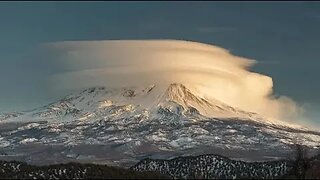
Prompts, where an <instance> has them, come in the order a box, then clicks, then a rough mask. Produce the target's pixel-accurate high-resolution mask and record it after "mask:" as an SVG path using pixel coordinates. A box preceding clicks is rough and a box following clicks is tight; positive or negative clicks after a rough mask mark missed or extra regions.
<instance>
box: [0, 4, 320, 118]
mask: <svg viewBox="0 0 320 180" xmlns="http://www.w3.org/2000/svg"><path fill="white" fill-rule="evenodd" d="M0 25H1V28H0V39H1V41H0V84H1V90H0V92H1V93H0V99H1V101H0V112H3V111H15V110H22V109H30V108H33V107H37V106H40V105H43V104H46V103H47V102H50V101H52V100H55V99H57V97H56V96H52V95H50V94H48V93H47V92H46V91H45V90H44V88H43V86H44V84H45V81H46V78H47V77H48V76H49V75H50V74H53V73H56V72H57V71H59V69H55V68H54V67H52V66H50V63H47V62H46V61H45V59H41V60H39V59H33V58H30V56H28V52H30V51H32V50H34V49H36V48H37V47H38V46H40V45H41V44H42V43H46V42H55V41H65V40H107V39H183V40H192V41H198V42H203V43H208V44H214V45H218V46H221V47H223V48H225V49H228V50H230V51H231V52H232V53H233V54H236V55H239V56H243V57H247V58H251V59H256V60H257V61H258V62H259V63H258V64H257V65H256V66H255V67H254V68H252V71H256V72H259V73H262V74H266V75H268V76H271V77H272V78H273V81H274V90H275V94H279V95H286V96H289V97H291V98H293V99H294V100H295V101H297V102H298V103H300V104H302V105H304V106H306V107H308V113H309V116H310V117H312V118H313V119H314V121H318V122H319V123H320V120H318V117H320V114H319V111H320V96H319V92H320V84H319V80H318V78H319V77H320V71H319V67H320V59H319V58H320V51H319V47H320V36H319V32H320V3H319V2H0Z"/></svg>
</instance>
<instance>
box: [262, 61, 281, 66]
mask: <svg viewBox="0 0 320 180" xmlns="http://www.w3.org/2000/svg"><path fill="white" fill-rule="evenodd" d="M280 63H281V62H280V61H257V64H271V65H272V64H280Z"/></svg>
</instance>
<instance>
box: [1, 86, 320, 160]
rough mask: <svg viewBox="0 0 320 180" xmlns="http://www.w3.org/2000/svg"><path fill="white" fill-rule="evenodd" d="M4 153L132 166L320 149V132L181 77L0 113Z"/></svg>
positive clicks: (85, 93)
mask: <svg viewBox="0 0 320 180" xmlns="http://www.w3.org/2000/svg"><path fill="white" fill-rule="evenodd" d="M0 123H1V124H0V129H1V131H0V147H1V150H0V159H4V160H21V161H27V162H29V163H35V164H37V163H60V162H65V161H71V160H76V161H81V162H96V163H109V164H110V165H114V164H115V165H125V166H129V165H132V164H134V163H136V162H138V161H139V160H140V159H143V158H170V157H175V156H180V155H199V154H204V153H218V154H221V155H225V156H228V157H231V158H240V159H245V160H269V159H274V158H283V157H285V156H287V155H288V153H290V151H291V149H290V146H291V145H292V144H293V143H301V144H303V145H306V146H308V147H310V148H319V144H320V133H319V132H314V131H310V130H308V129H306V128H302V127H299V126H294V125H289V124H286V123H282V122H278V121H269V120H268V119H266V118H264V117H261V116H259V115H258V114H255V113H252V112H245V111H242V110H240V109H238V108H234V107H231V106H228V105H227V104H224V103H223V102H220V101H219V100H214V99H210V100H208V99H205V98H203V97H200V96H198V95H196V94H195V93H193V92H192V91H191V90H189V89H188V88H187V87H185V86H184V85H182V84H178V83H174V84H170V85H169V86H166V87H163V86H157V85H150V86H143V87H127V88H119V89H108V88H105V87H95V88H90V89H86V90H84V91H82V92H79V93H75V94H72V95H70V96H67V97H65V98H63V99H61V100H59V101H57V102H54V103H52V104H49V105H47V106H44V107H41V108H37V109H34V110H31V111H25V112H18V113H9V114H1V115H0Z"/></svg>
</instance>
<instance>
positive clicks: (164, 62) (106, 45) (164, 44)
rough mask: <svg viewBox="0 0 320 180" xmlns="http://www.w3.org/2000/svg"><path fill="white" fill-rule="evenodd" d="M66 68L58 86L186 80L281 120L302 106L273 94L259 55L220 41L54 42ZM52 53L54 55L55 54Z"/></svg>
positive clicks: (56, 78)
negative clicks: (258, 68)
mask: <svg viewBox="0 0 320 180" xmlns="http://www.w3.org/2000/svg"><path fill="white" fill-rule="evenodd" d="M46 48H47V49H50V50H52V52H54V53H53V54H55V58H54V59H55V60H54V61H55V63H57V64H59V66H61V67H63V69H64V73H59V74H56V75H54V76H52V77H51V79H50V84H51V85H52V87H51V88H52V89H56V90H57V89H80V88H87V87H92V86H107V87H123V86H139V85H146V84H160V85H163V86H164V87H165V86H166V85H168V84H169V83H173V82H177V83H183V84H185V85H186V86H187V87H189V88H190V89H191V90H193V91H196V92H198V93H199V94H201V95H202V96H203V97H206V98H209V99H210V98H214V99H218V100H220V101H223V102H225V103H226V104H229V105H231V106H234V107H238V108H241V109H243V110H246V111H251V112H257V113H259V114H261V115H264V116H267V117H272V118H277V119H284V120H289V119H294V118H295V117H297V115H299V113H300V112H301V108H300V107H299V106H297V104H296V103H295V102H294V101H293V100H292V99H290V98H289V97H286V96H280V97H275V96H274V95H273V81H272V78H271V77H268V76H265V75H262V74H258V73H254V72H251V71H250V67H252V66H253V65H254V64H255V63H257V62H256V61H255V60H252V59H247V58H243V57H238V56H235V55H233V54H231V53H230V52H229V51H228V50H226V49H223V48H220V47H218V46H213V45H207V44H202V43H196V42H188V41H177V40H110V41H67V42H56V43H49V44H47V45H46ZM52 52H51V54H52Z"/></svg>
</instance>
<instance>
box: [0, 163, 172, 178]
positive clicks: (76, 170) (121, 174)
mask: <svg viewBox="0 0 320 180" xmlns="http://www.w3.org/2000/svg"><path fill="white" fill-rule="evenodd" d="M167 178H168V177H166V176H164V175H161V174H159V173H156V172H135V171H132V170H128V169H124V168H118V167H111V166H107V165H96V164H80V163H67V164H56V165H49V166H33V165H28V164H26V163H22V162H17V161H10V162H6V161H0V179H167Z"/></svg>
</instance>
